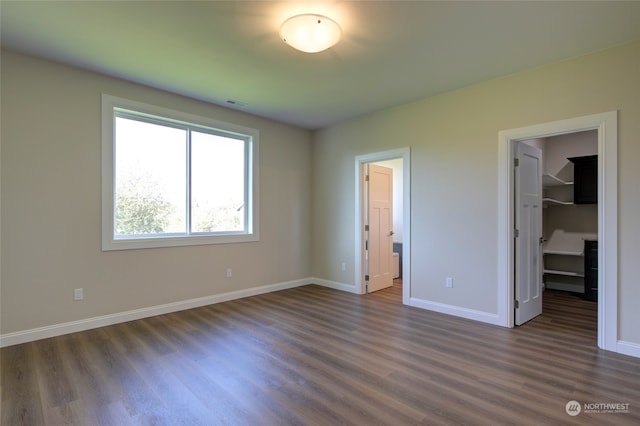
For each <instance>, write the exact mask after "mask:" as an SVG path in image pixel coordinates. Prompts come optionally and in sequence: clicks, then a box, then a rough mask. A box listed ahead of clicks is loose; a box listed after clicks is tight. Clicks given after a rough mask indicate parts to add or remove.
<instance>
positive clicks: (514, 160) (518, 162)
mask: <svg viewBox="0 0 640 426" xmlns="http://www.w3.org/2000/svg"><path fill="white" fill-rule="evenodd" d="M519 165H520V159H519V158H514V159H513V167H518V166H519Z"/></svg>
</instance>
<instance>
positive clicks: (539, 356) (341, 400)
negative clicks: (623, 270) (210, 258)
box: [0, 284, 640, 426]
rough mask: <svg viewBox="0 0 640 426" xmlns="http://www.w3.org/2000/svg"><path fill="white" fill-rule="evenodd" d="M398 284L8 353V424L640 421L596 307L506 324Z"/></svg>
mask: <svg viewBox="0 0 640 426" xmlns="http://www.w3.org/2000/svg"><path fill="white" fill-rule="evenodd" d="M400 294H401V285H400V284H396V285H395V286H394V288H391V289H387V290H383V291H381V292H378V293H375V294H371V295H367V296H358V295H353V294H349V293H344V292H340V291H335V290H331V289H328V288H324V287H320V286H315V285H310V286H304V287H299V288H295V289H290V290H285V291H280V292H276V293H270V294H265V295H261V296H256V297H251V298H246V299H241V300H236V301H232V302H226V303H221V304H217V305H211V306H207V307H202V308H198V309H191V310H188V311H183V312H177V313H173V314H168V315H162V316H157V317H153V318H148V319H143V320H139V321H132V322H127V323H123V324H118V325H114V326H109V327H104V328H100V329H95V330H89V331H85V332H80V333H74V334H69V335H65V336H60V337H56V338H51V339H45V340H40V341H36V342H31V343H26V344H22V345H16V346H11V347H7V348H3V349H2V350H1V352H0V354H1V356H2V359H1V368H2V372H1V373H2V381H1V383H2V414H1V421H2V425H7V426H13V425H63V424H72V425H118V426H121V425H139V424H140V425H142V424H144V425H147V424H159V425H288V424H308V425H338V424H349V425H374V424H376V425H438V424H471V425H475V424H482V425H500V424H523V425H529V424H531V425H542V424H545V425H551V424H554V425H555V424H581V425H582V424H593V425H603V424H629V425H631V424H636V425H637V424H640V360H638V359H636V358H632V357H627V356H623V355H618V354H613V353H609V352H605V351H602V350H599V349H597V348H596V305H595V304H594V303H592V302H586V301H584V300H580V299H577V298H575V297H574V296H571V295H569V294H565V293H559V292H547V293H546V294H545V304H544V313H543V315H542V316H540V317H538V318H536V319H534V320H532V321H531V322H529V323H527V324H525V325H524V326H522V327H519V328H517V329H505V328H501V327H496V326H491V325H486V324H482V323H478V322H474V321H468V320H464V319H460V318H455V317H450V316H446V315H441V314H437V313H433V312H428V311H424V310H420V309H415V308H410V307H406V306H402V305H401V303H400ZM571 400H576V401H578V402H580V403H581V404H585V403H598V404H600V403H622V404H629V405H628V412H627V413H584V412H583V413H580V414H579V415H577V416H575V417H571V416H569V415H568V414H567V413H566V411H565V406H566V404H567V402H569V401H571ZM591 407H593V406H591Z"/></svg>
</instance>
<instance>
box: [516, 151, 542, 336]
mask: <svg viewBox="0 0 640 426" xmlns="http://www.w3.org/2000/svg"><path fill="white" fill-rule="evenodd" d="M541 157H542V151H541V150H540V149H538V148H536V147H533V146H530V145H527V144H524V143H518V145H517V151H516V160H515V161H514V164H515V192H516V193H515V203H516V206H515V207H516V208H515V228H516V230H515V244H514V247H515V296H516V303H515V307H516V309H515V324H516V325H521V324H524V323H525V322H527V321H529V320H530V319H532V318H534V317H536V316H538V315H540V314H541V313H542V247H541V244H540V243H541V241H542V161H541Z"/></svg>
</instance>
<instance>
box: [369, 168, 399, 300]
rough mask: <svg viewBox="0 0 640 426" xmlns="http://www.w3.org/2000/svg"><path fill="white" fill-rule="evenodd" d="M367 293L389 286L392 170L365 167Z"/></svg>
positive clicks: (391, 241)
mask: <svg viewBox="0 0 640 426" xmlns="http://www.w3.org/2000/svg"><path fill="white" fill-rule="evenodd" d="M367 187H368V196H367V199H368V202H369V207H368V225H369V233H368V243H367V250H368V272H367V274H368V275H369V286H368V291H369V292H372V291H377V290H381V289H383V288H387V287H391V286H392V285H393V170H392V169H390V168H388V167H382V166H378V165H376V164H369V185H367Z"/></svg>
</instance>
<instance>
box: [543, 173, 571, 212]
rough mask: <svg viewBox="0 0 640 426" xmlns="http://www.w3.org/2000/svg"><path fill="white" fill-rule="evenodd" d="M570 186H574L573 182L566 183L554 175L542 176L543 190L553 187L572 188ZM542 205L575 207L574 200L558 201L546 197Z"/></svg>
mask: <svg viewBox="0 0 640 426" xmlns="http://www.w3.org/2000/svg"><path fill="white" fill-rule="evenodd" d="M570 185H573V182H567V181H564V180H562V179H560V178H558V177H556V176H554V175H552V174H544V175H542V187H543V188H551V187H557V186H570ZM542 204H543V205H544V206H547V205H562V206H571V205H573V200H558V199H556V198H550V197H544V198H543V199H542Z"/></svg>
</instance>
